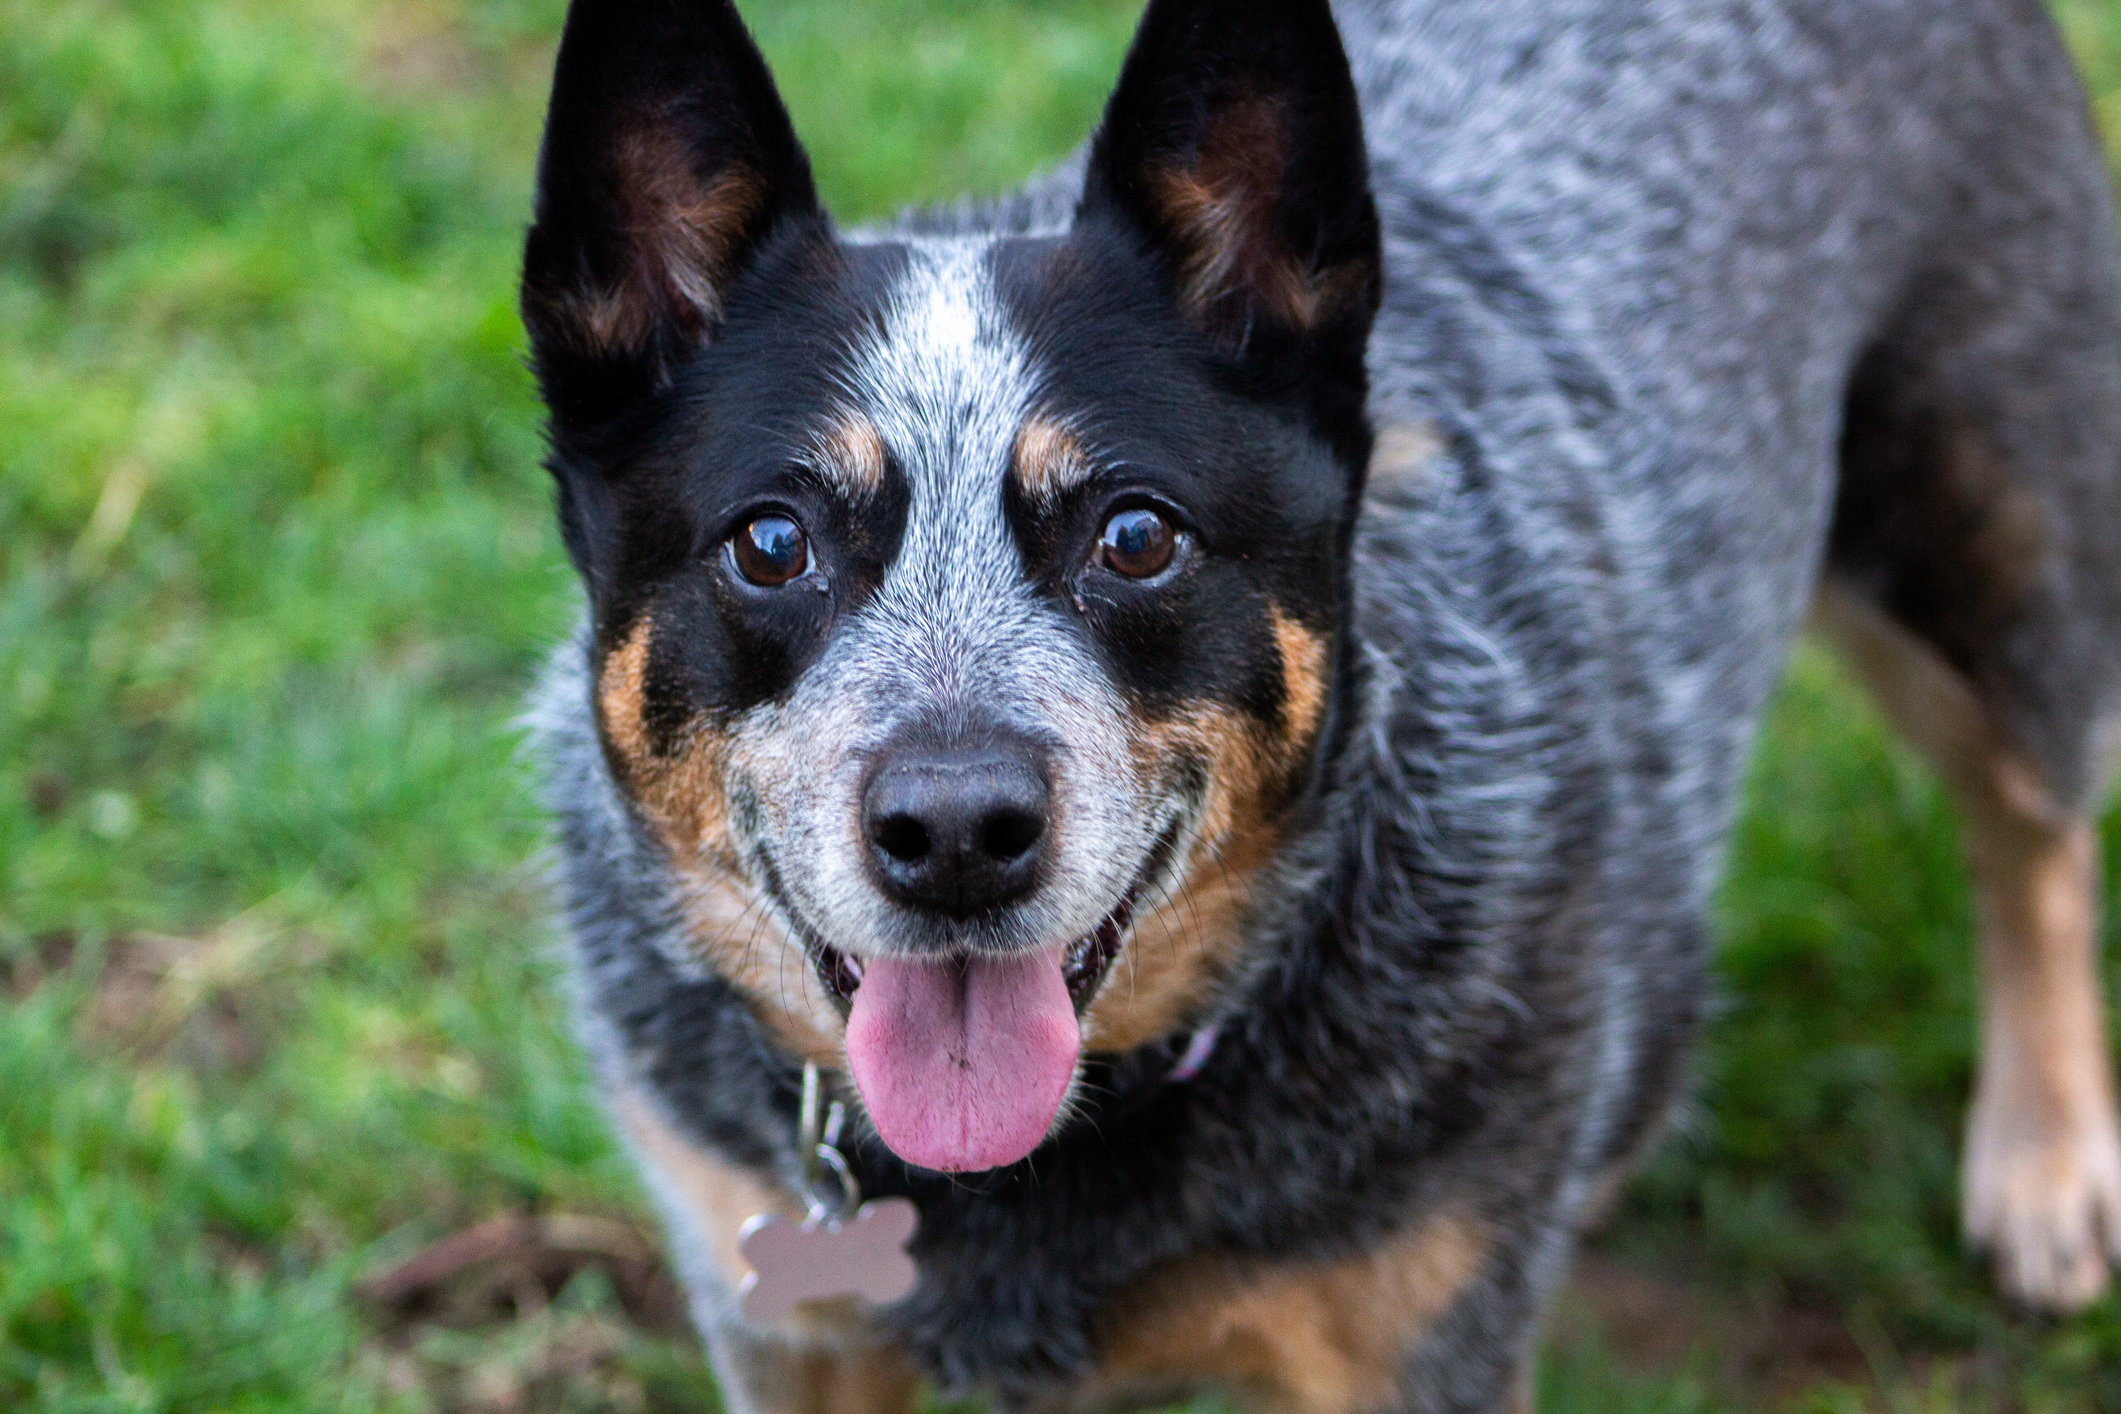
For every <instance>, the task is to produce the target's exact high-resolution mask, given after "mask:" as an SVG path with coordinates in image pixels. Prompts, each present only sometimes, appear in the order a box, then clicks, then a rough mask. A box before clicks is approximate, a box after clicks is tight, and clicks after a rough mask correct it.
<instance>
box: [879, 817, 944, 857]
mask: <svg viewBox="0 0 2121 1414" xmlns="http://www.w3.org/2000/svg"><path fill="white" fill-rule="evenodd" d="M872 838H874V839H875V841H876V846H877V848H878V849H881V850H882V851H884V853H886V854H888V855H890V856H891V857H892V858H893V859H896V860H898V861H899V862H900V863H902V864H913V863H917V862H918V861H920V860H923V859H926V858H927V857H928V851H929V849H930V848H931V845H930V843H929V839H928V829H927V827H926V826H925V825H923V824H921V822H920V821H918V820H916V819H914V818H913V817H912V816H911V815H890V816H886V817H885V818H884V819H882V820H879V821H877V822H876V829H875V831H874V832H873V835H872Z"/></svg>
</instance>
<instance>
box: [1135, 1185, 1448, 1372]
mask: <svg viewBox="0 0 2121 1414" xmlns="http://www.w3.org/2000/svg"><path fill="white" fill-rule="evenodd" d="M1487 1250H1488V1241H1487V1237H1486V1234H1485V1233H1484V1232H1483V1231H1482V1230H1481V1228H1480V1226H1479V1225H1478V1224H1477V1223H1475V1222H1473V1221H1472V1220H1471V1219H1469V1218H1466V1217H1463V1216H1460V1215H1457V1214H1442V1215H1438V1216H1436V1217H1432V1218H1430V1219H1429V1220H1428V1221H1426V1222H1424V1223H1422V1224H1420V1225H1419V1226H1417V1227H1415V1228H1413V1229H1411V1230H1410V1231H1407V1232H1404V1233H1402V1234H1400V1235H1398V1236H1396V1237H1394V1238H1392V1239H1391V1240H1389V1241H1387V1242H1385V1243H1384V1244H1382V1245H1381V1246H1379V1247H1377V1248H1376V1249H1375V1250H1373V1251H1371V1252H1369V1253H1366V1254H1364V1255H1363V1256H1361V1257H1356V1258H1352V1259H1350V1260H1347V1261H1342V1262H1334V1263H1329V1264H1324V1265H1318V1266H1306V1267H1296V1268H1269V1269H1267V1270H1266V1271H1264V1272H1260V1271H1256V1270H1253V1271H1248V1270H1245V1269H1242V1268H1237V1267H1233V1266H1232V1265H1230V1264H1228V1263H1225V1262H1220V1261H1215V1260H1210V1259H1205V1258H1193V1259H1186V1260H1183V1261H1181V1262H1178V1263H1175V1264H1173V1265H1171V1266H1169V1267H1166V1268H1164V1269H1162V1270H1160V1271H1158V1272H1156V1273H1154V1274H1152V1275H1151V1276H1150V1277H1149V1278H1147V1279H1145V1280H1144V1281H1142V1282H1140V1283H1138V1284H1136V1286H1134V1287H1133V1288H1130V1289H1129V1290H1128V1291H1127V1292H1126V1293H1124V1294H1123V1295H1122V1296H1121V1297H1120V1299H1119V1300H1118V1301H1116V1302H1115V1303H1114V1305H1113V1308H1112V1312H1111V1316H1110V1318H1109V1319H1108V1321H1107V1322H1106V1332H1105V1337H1104V1349H1103V1351H1102V1352H1101V1358H1100V1362H1099V1372H1098V1380H1099V1383H1100V1384H1101V1385H1103V1386H1107V1387H1109V1388H1111V1389H1112V1390H1113V1391H1115V1392H1120V1391H1125V1390H1127V1389H1129V1388H1142V1389H1176V1388H1182V1387H1184V1386H1185V1385H1188V1384H1202V1385H1208V1386H1211V1387H1221V1388H1223V1389H1227V1390H1229V1391H1230V1392H1232V1393H1237V1394H1241V1395H1244V1396H1248V1397H1250V1398H1252V1399H1254V1400H1258V1401H1260V1402H1261V1404H1262V1405H1263V1407H1265V1408H1267V1409H1272V1410H1275V1411H1278V1412H1279V1414H1364V1411H1370V1410H1377V1409H1381V1408H1384V1407H1386V1406H1388V1405H1389V1404H1390V1403H1391V1401H1392V1398H1393V1395H1394V1393H1395V1384H1396V1381H1397V1377H1398V1372H1399V1367H1400V1363H1401V1360H1402V1359H1403V1357H1404V1355H1405V1353H1406V1351H1407V1349H1408V1347H1409V1346H1411V1345H1412V1344H1413V1343H1414V1342H1415V1341H1416V1340H1418V1339H1419V1338H1420V1337H1421V1334H1422V1332H1423V1331H1425V1330H1426V1329H1428V1327H1429V1326H1430V1325H1432V1324H1433V1323H1434V1322H1435V1321H1436V1319H1437V1318H1438V1317H1439V1316H1441V1315H1442V1314H1443V1313H1444V1312H1445V1311H1447V1310H1448V1309H1450V1306H1451V1303H1452V1302H1453V1301H1455V1300H1456V1299H1457V1298H1458V1296H1459V1294H1460V1293H1461V1292H1462V1291H1464V1290H1465V1288H1466V1286H1467V1284H1468V1283H1470V1282H1471V1281H1472V1280H1473V1278H1474V1276H1475V1275H1476V1274H1478V1272H1479V1270H1480V1265H1481V1262H1482V1260H1483V1259H1484V1258H1485V1257H1486V1255H1487Z"/></svg>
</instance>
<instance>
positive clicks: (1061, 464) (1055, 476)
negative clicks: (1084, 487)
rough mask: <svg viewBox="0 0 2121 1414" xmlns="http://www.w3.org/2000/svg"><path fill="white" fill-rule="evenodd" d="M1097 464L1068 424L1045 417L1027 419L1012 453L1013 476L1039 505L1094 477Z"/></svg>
mask: <svg viewBox="0 0 2121 1414" xmlns="http://www.w3.org/2000/svg"><path fill="white" fill-rule="evenodd" d="M1096 469H1097V468H1096V465H1095V463H1093V462H1092V461H1091V460H1090V457H1089V455H1088V454H1087V453H1086V452H1084V450H1083V445H1082V443H1081V442H1079V441H1077V440H1076V437H1075V434H1074V433H1073V432H1071V431H1070V430H1069V429H1068V426H1067V424H1066V423H1064V422H1062V421H1060V420H1059V419H1057V418H1052V417H1047V416H1044V415H1043V414H1034V415H1032V416H1031V417H1028V418H1026V419H1024V425H1023V426H1022V427H1020V428H1018V429H1017V433H1016V446H1015V448H1014V449H1013V450H1012V451H1011V452H1010V454H1009V474H1010V475H1011V476H1013V477H1015V478H1016V484H1017V485H1018V486H1019V487H1020V488H1022V490H1023V493H1024V494H1025V495H1026V496H1028V497H1030V498H1031V499H1032V500H1033V501H1035V502H1041V503H1044V502H1050V501H1053V500H1056V499H1058V498H1059V497H1060V496H1061V495H1063V494H1064V493H1066V492H1067V491H1069V490H1070V489H1072V488H1074V487H1076V486H1080V485H1081V484H1082V483H1083V482H1084V481H1087V480H1088V479H1089V478H1090V475H1091V473H1092V472H1094V471H1095V470H1096Z"/></svg>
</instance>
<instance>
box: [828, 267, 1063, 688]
mask: <svg viewBox="0 0 2121 1414" xmlns="http://www.w3.org/2000/svg"><path fill="white" fill-rule="evenodd" d="M993 250H994V247H993V243H992V242H991V241H987V240H983V239H975V240H963V241H948V242H942V243H937V244H934V245H924V246H917V247H915V249H914V251H913V255H912V259H911V261H910V262H909V265H908V268H907V270H906V273H905V274H904V275H903V276H902V277H901V280H900V283H899V286H898V288H897V289H896V290H895V291H893V294H892V298H891V302H890V305H889V307H888V310H887V313H886V316H885V320H884V323H883V327H882V329H881V330H880V331H879V332H878V334H877V335H876V336H875V337H874V338H873V339H872V341H871V342H870V343H869V344H868V346H867V347H865V348H864V349H862V350H861V351H860V353H859V354H858V356H857V357H856V359H855V360H854V367H853V372H852V376H851V379H850V382H851V383H852V384H853V390H854V392H855V394H856V398H857V400H858V405H859V407H860V408H861V410H862V411H863V412H864V413H866V414H867V415H868V416H869V417H870V419H871V420H872V421H873V422H874V423H875V424H876V427H877V429H878V431H879V432H881V433H882V434H883V438H884V441H885V442H886V443H887V444H888V445H889V446H890V448H891V451H892V454H893V455H894V457H895V458H896V459H897V462H898V465H899V466H900V467H901V468H902V469H903V470H904V473H905V475H906V478H907V480H908V482H909V483H910V486H911V490H912V505H911V506H910V507H909V509H908V514H907V519H906V533H905V539H904V540H903V541H902V542H901V544H900V547H899V551H898V554H897V556H896V557H895V559H894V560H893V562H892V564H891V566H890V568H889V569H888V570H887V571H886V573H885V577H884V582H883V584H882V586H881V587H880V589H879V591H878V593H877V595H876V597H875V598H874V599H873V600H872V601H871V603H870V604H869V606H868V607H867V608H866V609H865V610H864V614H863V617H864V618H865V619H867V620H868V627H869V628H870V629H871V631H872V633H871V636H870V642H871V645H872V647H873V648H874V649H876V650H879V651H881V652H882V653H884V654H886V655H888V657H889V659H890V661H891V663H892V666H893V667H895V668H896V669H897V671H898V672H899V673H901V674H903V676H904V678H905V680H906V681H905V685H906V687H907V688H908V689H909V690H911V691H912V692H913V694H914V695H915V696H916V697H918V698H922V699H925V701H924V702H923V703H922V705H924V706H926V707H927V708H928V709H929V710H931V711H939V712H941V713H943V714H945V716H948V715H950V714H952V713H953V712H955V711H957V710H961V709H963V708H965V707H969V706H972V705H974V704H975V703H980V704H982V705H986V706H988V707H990V708H994V709H999V711H1000V713H1001V715H1004V716H1021V713H1018V712H1011V711H1010V710H1009V708H1010V706H1011V703H1010V701H1009V698H1010V697H1011V696H1013V695H1014V694H1012V693H1010V692H1009V691H1008V690H1007V689H1008V688H1009V687H1011V686H1014V687H1016V688H1017V690H1018V691H1019V692H1020V691H1021V690H1022V689H1023V687H1024V686H1025V685H1024V684H1022V683H1021V682H1018V683H1014V684H1012V683H1011V682H1010V681H1009V680H1010V679H1013V678H1017V677H1018V676H1019V675H1020V674H1021V673H1022V672H1024V671H1026V670H1033V671H1035V670H1036V669H1037V668H1039V667H1043V668H1045V669H1048V670H1058V669H1064V668H1070V667H1072V668H1075V669H1076V670H1077V671H1080V669H1081V668H1082V666H1083V664H1081V663H1079V662H1069V663H1063V662H1056V661H1053V659H1054V657H1055V656H1056V655H1058V656H1059V657H1061V658H1065V659H1074V658H1077V657H1078V656H1079V654H1078V653H1077V652H1076V651H1075V645H1074V644H1073V642H1072V641H1071V640H1070V638H1069V635H1068V634H1067V633H1066V632H1065V631H1064V630H1063V628H1062V627H1061V625H1060V624H1059V623H1058V622H1056V621H1055V619H1054V616H1053V611H1052V609H1051V606H1048V605H1044V604H1042V603H1041V602H1040V601H1039V598H1038V596H1037V595H1036V594H1035V592H1034V591H1033V589H1032V586H1031V585H1030V583H1029V582H1028V580H1027V578H1026V576H1025V572H1024V566H1023V563H1022V560H1021V558H1020V557H1019V555H1018V552H1017V547H1016V542H1015V540H1014V538H1013V537H1012V536H1011V535H1010V532H1009V525H1008V520H1007V517H1006V515H1005V513H1004V510H1003V503H1002V493H1003V486H1004V483H1005V481H1006V478H1007V475H1008V469H1009V459H1010V455H1011V452H1012V450H1013V449H1014V447H1015V445H1016V438H1017V435H1018V432H1019V430H1020V429H1021V428H1022V426H1023V423H1024V419H1025V418H1026V416H1028V415H1029V413H1030V410H1031V408H1032V406H1033V404H1034V402H1035V400H1036V396H1037V392H1038V377H1037V372H1036V370H1035V368H1034V366H1033V361H1032V357H1031V354H1030V352H1029V350H1028V349H1026V348H1025V346H1024V343H1023V339H1022V336H1021V334H1019V333H1018V331H1017V330H1016V329H1015V328H1014V327H1012V325H1011V322H1010V320H1009V317H1008V311H1007V309H1006V307H1005V305H1004V303H1003V301H1002V299H1001V296H1000V293H999V291H997V290H996V288H995V283H994V269H993ZM1040 660H1043V661H1040ZM879 666H881V665H879ZM1045 686H1046V687H1047V688H1048V689H1051V688H1053V687H1058V686H1060V684H1059V683H1057V682H1054V681H1053V680H1051V679H1049V680H1048V682H1047V683H1046V684H1045ZM907 705H909V706H910V705H913V703H912V702H910V701H909V703H908V704H907ZM1027 725H1028V724H1027Z"/></svg>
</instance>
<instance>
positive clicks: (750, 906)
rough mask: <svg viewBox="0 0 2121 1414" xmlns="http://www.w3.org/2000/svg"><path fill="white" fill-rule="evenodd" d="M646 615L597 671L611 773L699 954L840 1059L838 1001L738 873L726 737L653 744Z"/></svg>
mask: <svg viewBox="0 0 2121 1414" xmlns="http://www.w3.org/2000/svg"><path fill="white" fill-rule="evenodd" d="M654 631H655V630H654V625H653V624H652V623H651V622H650V621H649V620H647V619H645V618H644V619H642V620H641V621H640V622H639V623H638V624H636V625H634V627H633V629H632V630H631V631H630V632H629V633H628V634H627V636H626V638H625V640H624V641H623V642H621V643H620V645H619V646H618V647H617V648H615V649H613V650H612V651H611V652H610V653H608V654H607V655H605V658H604V663H603V666H602V668H601V669H600V670H599V671H598V673H597V726H598V728H599V730H600V731H601V733H602V735H603V739H604V745H605V747H606V749H607V751H608V752H609V754H610V756H611V758H612V765H613V768H614V770H615V772H616V774H617V776H618V780H619V783H620V785H621V787H622V788H624V789H625V790H626V791H627V792H628V794H630V795H631V796H632V797H633V800H634V802H635V803H636V804H637V805H638V806H639V807H640V809H641V812H642V814H643V815H644V816H645V817H646V818H647V820H648V822H649V824H650V825H651V826H652V827H653V828H654V829H655V832H656V834H657V836H658V837H659V838H660V839H661V840H662V842H663V847H664V849H665V850H666V851H667V852H668V854H669V856H670V862H671V867H672V869H673V870H674V871H675V872H676V874H677V877H678V885H679V904H680V906H681V907H682V909H683V911H684V916H685V921H686V924H687V928H688V931H689V932H690V933H691V935H692V938H693V941H694V944H695V945H696V947H697V948H698V950H699V953H700V956H701V958H702V959H703V960H705V961H706V962H707V963H708V964H709V965H710V966H711V967H713V968H714V970H715V971H716V972H717V973H719V974H720V975H721V976H722V977H723V978H724V979H726V980H727V981H729V982H731V983H733V984H735V985H736V986H737V987H738V988H739V989H741V990H742V991H743V993H744V995H745V996H746V997H747V998H748V999H749V1000H750V1001H751V1003H752V1009H753V1010H754V1011H755V1012H757V1013H758V1016H759V1019H760V1020H761V1021H763V1022H765V1023H766V1025H767V1026H768V1027H769V1028H770V1029H771V1030H772V1031H773V1032H774V1034H775V1036H776V1037H777V1038H778V1039H779V1040H780V1042H781V1043H782V1044H783V1045H784V1046H786V1047H788V1048H789V1049H790V1050H792V1051H794V1052H795V1053H796V1054H798V1055H801V1056H803V1057H805V1058H806V1059H809V1060H814V1061H816V1062H818V1063H819V1064H820V1065H833V1066H837V1065H839V1064H841V1063H842V1062H843V1061H844V1059H845V1056H844V1052H843V1050H842V1047H841V1043H840V1040H839V1036H840V1025H839V1016H838V1013H837V1011H836V1010H835V1009H834V1008H833V1006H832V1003H831V1000H830V998H828V997H826V996H825V992H824V988H823V987H822V986H820V985H819V983H818V980H817V976H816V974H815V973H814V972H813V971H812V970H811V968H810V966H809V963H808V960H807V959H806V958H805V957H804V955H803V952H802V950H801V948H799V947H798V946H796V944H795V943H794V942H793V940H791V939H789V938H788V936H787V935H786V934H785V933H784V932H782V931H781V929H780V927H779V925H778V924H777V923H775V921H774V918H773V914H772V912H771V910H769V909H768V908H767V907H766V905H765V902H764V900H763V899H761V898H760V897H759V895H758V892H757V891H756V890H755V889H753V888H752V887H751V884H750V882H749V881H748V880H747V879H746V878H745V877H744V873H743V868H742V862H741V860H740V859H739V858H738V856H737V851H736V846H735V842H734V840H733V839H732V837H731V835H730V833H729V807H728V801H727V800H726V798H725V796H724V792H723V788H722V755H723V753H724V751H725V750H726V749H727V745H728V744H727V742H726V740H725V739H724V738H723V737H722V736H721V734H720V733H718V732H716V731H713V730H712V729H710V728H708V727H706V726H705V725H702V724H694V725H693V726H691V727H689V728H687V729H686V730H685V732H684V733H683V734H682V735H681V736H680V738H679V739H678V740H677V741H676V742H675V743H674V744H673V745H672V746H671V748H670V749H669V751H667V752H666V753H662V754H658V753H657V752H656V750H655V749H654V743H653V741H652V740H651V739H650V735H649V732H648V727H647V724H646V721H645V718H644V716H643V710H644V706H645V701H644V693H645V685H646V680H647V673H648V656H649V651H650V644H651V641H652V639H653V636H654Z"/></svg>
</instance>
